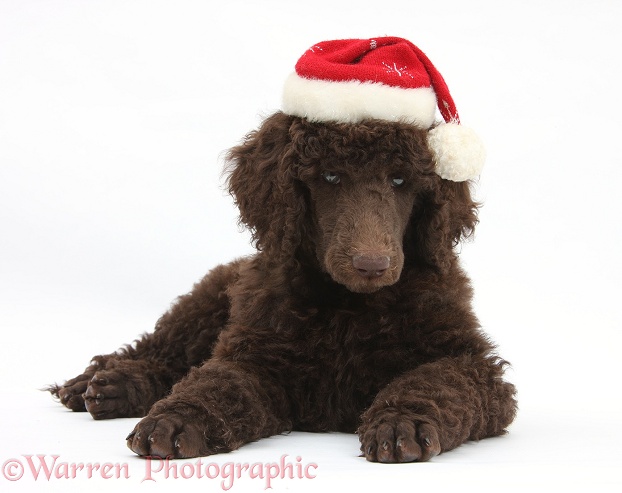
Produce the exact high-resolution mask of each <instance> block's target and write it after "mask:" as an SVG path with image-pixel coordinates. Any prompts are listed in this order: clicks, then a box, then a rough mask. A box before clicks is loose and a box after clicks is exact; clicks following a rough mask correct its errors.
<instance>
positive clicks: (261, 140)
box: [227, 112, 306, 257]
mask: <svg viewBox="0 0 622 493" xmlns="http://www.w3.org/2000/svg"><path fill="white" fill-rule="evenodd" d="M292 119H293V117H291V116H288V115H285V114H283V113H281V112H277V113H275V114H273V115H272V116H270V117H268V118H266V119H265V120H264V122H263V123H262V125H261V126H260V128H259V129H258V130H256V131H254V132H251V133H250V134H248V135H247V136H246V138H245V140H244V142H242V144H240V145H239V146H236V147H234V148H232V149H231V150H230V151H229V153H228V155H227V161H228V168H229V170H230V175H229V178H228V185H229V193H231V195H232V196H233V197H234V199H235V203H236V205H237V206H238V208H239V210H240V222H241V223H243V224H245V225H246V226H247V227H248V228H249V230H250V231H251V234H252V236H253V242H254V244H255V246H256V247H257V249H259V250H262V251H265V252H268V253H269V254H270V255H279V256H280V255H289V256H292V257H293V255H294V251H295V249H296V247H297V246H298V245H299V244H300V240H301V235H302V234H303V224H302V223H303V218H304V215H305V212H306V201H305V199H304V191H303V190H302V187H301V184H300V183H299V182H298V181H296V180H295V179H294V170H293V163H292V155H293V151H292V144H291V139H290V134H289V130H290V127H291V124H292Z"/></svg>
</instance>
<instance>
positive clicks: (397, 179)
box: [391, 176, 406, 188]
mask: <svg viewBox="0 0 622 493" xmlns="http://www.w3.org/2000/svg"><path fill="white" fill-rule="evenodd" d="M404 183H406V180H404V178H402V177H401V176H394V177H393V178H391V186H392V187H393V188H399V187H401V186H402V185H403V184H404Z"/></svg>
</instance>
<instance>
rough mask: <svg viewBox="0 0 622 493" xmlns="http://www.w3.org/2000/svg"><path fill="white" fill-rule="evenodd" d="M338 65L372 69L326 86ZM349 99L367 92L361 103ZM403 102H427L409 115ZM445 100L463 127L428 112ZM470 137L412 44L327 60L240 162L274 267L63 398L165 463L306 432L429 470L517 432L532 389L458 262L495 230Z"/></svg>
mask: <svg viewBox="0 0 622 493" xmlns="http://www.w3.org/2000/svg"><path fill="white" fill-rule="evenodd" d="M327 57H328V58H327ZM327 60H328V61H327ZM348 60H349V61H348ZM389 61H390V62H389ZM326 63H330V64H332V65H334V66H335V67H333V68H334V69H335V70H336V71H337V72H339V71H349V70H352V67H354V70H358V71H359V72H358V73H357V74H356V77H352V76H351V75H350V74H349V72H348V73H347V74H345V76H339V74H338V73H337V75H335V74H332V75H331V74H328V75H326V74H327V71H326V70H324V68H325V67H324V65H325V64H326ZM359 65H360V67H359ZM385 65H386V66H387V67H389V68H391V71H388V70H387V69H386V67H385ZM318 67H320V69H321V70H320V69H318ZM314 70H315V72H316V73H315V74H314V75H313V76H311V75H309V73H310V72H313V71H314ZM374 70H375V72H374ZM396 71H397V72H400V73H401V75H398V74H397V73H396ZM370 72H373V73H374V74H376V75H375V77H376V78H375V79H374V80H369V79H370V76H369V75H368V73H370ZM318 74H320V75H321V76H322V77H320V76H319V75H318ZM378 74H380V76H382V78H379V77H380V76H379V75H378ZM422 74H423V75H425V76H426V77H423V76H422ZM409 75H410V76H412V77H409ZM392 77H393V79H392ZM320 79H322V80H320ZM421 79H425V80H427V86H425V84H422V82H421ZM355 80H356V82H357V84H353V83H352V82H353V81H355ZM396 81H397V82H396ZM413 81H414V82H413ZM315 83H318V84H323V85H322V86H321V87H320V88H319V89H317V88H316V87H315V86H314V87H311V86H313V84H315ZM305 84H307V85H305ZM309 84H310V85H309ZM413 85H414V86H413ZM307 86H308V87H307ZM411 86H413V87H411ZM316 89H317V91H316V92H317V94H316V93H313V91H315V90H316ZM359 89H361V90H363V91H367V92H363V93H357V91H358V90H359ZM376 89H382V91H381V92H378V91H376V92H374V91H375V90H376ZM385 89H388V90H398V91H401V92H397V93H390V92H387V91H385ZM426 89H427V92H426V91H425V90H426ZM301 91H302V93H304V94H303V96H301ZM335 91H336V93H335ZM343 91H347V92H348V94H350V93H351V92H352V93H354V94H355V97H354V98H350V99H349V100H348V101H347V103H343V101H344V96H343V95H342V94H343ZM369 91H371V92H369ZM409 91H415V92H409ZM416 91H419V92H416ZM404 93H405V94H406V95H407V97H411V98H413V101H411V102H408V101H407V102H404V101H403V100H400V101H398V102H396V103H395V107H397V108H400V109H401V108H406V110H404V111H405V113H404V112H402V113H395V111H394V110H393V109H391V104H393V102H392V98H394V96H395V97H400V98H401V97H403V96H404ZM318 94H319V96H318ZM430 94H431V95H432V97H433V98H434V99H433V106H434V108H433V109H435V108H436V104H437V101H438V108H439V109H440V111H441V114H442V115H443V117H444V119H445V122H446V123H441V124H440V125H439V124H437V123H435V122H433V121H432V120H433V114H432V115H424V116H425V118H424V117H422V116H421V114H422V111H424V110H421V106H422V105H423V106H425V104H424V103H425V101H424V103H421V101H420V100H421V98H424V99H425V98H428V99H429V96H430ZM414 98H419V99H418V100H417V101H419V102H417V101H414ZM378 101H381V102H382V104H380V105H378V104H375V103H377V102H378ZM342 103H343V104H342ZM410 103H412V104H410ZM415 103H416V104H415ZM419 103H421V104H419ZM340 105H341V106H340ZM344 105H346V106H347V107H346V106H344ZM428 106H429V104H428ZM378 107H380V110H378V111H377V108H378ZM370 108H371V109H370ZM374 108H376V109H374ZM387 108H389V109H387ZM409 108H415V109H409ZM400 111H401V110H400ZM425 111H427V112H428V113H429V108H428V109H427V110H425ZM331 112H332V113H331ZM383 112H384V113H383ZM327 115H328V116H327ZM331 115H333V116H331ZM335 115H336V116H335ZM387 115H389V116H387ZM458 123H459V122H458V119H457V112H456V111H455V106H454V104H453V101H452V100H451V96H450V95H449V93H448V90H447V88H446V85H445V84H444V81H443V80H442V78H441V77H440V74H438V72H437V71H436V69H434V67H433V66H432V65H431V63H430V62H429V60H428V59H427V57H425V55H423V53H421V51H420V50H419V49H418V48H416V47H415V46H414V45H412V44H411V43H409V42H407V41H406V40H402V39H400V38H376V39H372V40H340V41H334V42H324V43H322V44H319V45H315V46H314V47H313V48H311V49H310V50H308V51H307V52H306V53H305V55H304V56H303V57H302V58H301V59H300V61H299V62H298V65H297V66H296V73H295V74H294V75H293V76H292V78H291V80H289V81H288V83H287V84H286V97H285V102H284V111H282V112H281V111H279V112H277V113H275V114H273V115H272V116H270V117H268V118H267V119H265V121H264V122H263V124H262V125H261V126H260V128H259V129H258V130H256V131H254V132H252V133H250V134H249V135H248V136H247V137H246V139H245V140H244V142H243V143H242V144H241V145H239V146H237V147H235V148H233V149H232V150H231V151H230V153H229V155H228V162H229V168H230V169H229V171H230V174H229V180H228V185H229V189H230V192H231V194H232V195H233V197H234V198H235V201H236V204H237V206H238V207H239V210H240V218H241V221H242V222H243V223H244V224H245V225H246V226H248V228H250V230H251V231H252V234H253V239H254V242H255V244H256V246H257V249H258V252H257V253H256V254H255V255H254V256H252V257H249V258H244V259H240V260H237V261H234V262H232V263H230V264H227V265H221V266H218V267H216V268H215V269H213V270H212V271H211V272H209V273H208V274H207V275H206V276H205V277H204V278H203V279H202V280H201V281H200V282H198V283H197V284H196V285H195V286H194V288H193V290H192V291H191V292H190V293H189V294H187V295H184V296H182V297H180V298H179V299H178V301H177V302H176V304H175V305H174V306H173V307H172V308H171V309H170V310H169V311H168V312H167V313H166V314H164V315H163V316H162V318H161V319H160V320H159V321H158V322H157V324H156V327H155V331H154V332H153V333H151V334H148V335H145V336H143V337H142V338H141V339H140V340H138V341H136V342H135V343H134V344H133V345H129V346H126V347H124V348H122V349H120V350H119V351H118V352H116V353H113V354H109V355H104V356H96V357H95V358H94V359H93V361H92V363H91V365H90V366H88V367H87V368H86V370H85V371H84V373H83V374H81V375H79V376H78V377H76V378H74V379H72V380H69V381H68V382H66V383H65V384H64V385H62V386H56V385H55V386H53V387H52V388H51V389H50V390H51V391H52V393H53V394H54V395H56V396H57V397H59V398H60V400H61V402H62V403H63V404H64V405H65V406H67V407H68V408H70V409H72V410H74V411H85V410H86V411H88V412H89V413H90V414H91V415H92V416H93V418H95V419H109V418H116V417H129V416H141V417H142V416H145V417H144V418H143V419H142V420H141V421H140V422H139V423H138V424H137V426H136V427H135V429H134V430H133V431H132V432H131V433H130V434H129V436H128V437H127V443H128V446H129V447H130V449H132V450H133V451H134V452H135V453H137V454H139V455H152V456H160V457H168V456H170V457H176V458H182V457H194V456H205V455H210V454H215V453H220V452H227V451H231V450H234V449H236V448H238V447H240V446H241V445H244V444H245V443H248V442H250V441H253V440H258V439H260V438H262V437H268V436H271V435H275V434H279V433H283V432H286V431H289V430H303V431H341V432H349V433H351V432H356V433H358V435H359V437H360V442H361V451H362V452H363V454H364V456H365V457H366V458H367V459H368V460H370V461H378V462H412V461H426V460H428V459H430V458H431V457H434V456H435V455H437V454H439V453H441V452H445V451H448V450H451V449H453V448H455V447H457V446H459V445H460V444H461V443H463V442H465V441H466V440H479V439H481V438H485V437H490V436H495V435H500V434H502V433H504V430H505V428H506V427H507V426H508V425H509V424H510V423H511V422H512V420H513V418H514V415H515V412H516V402H515V400H514V394H515V389H514V387H513V385H511V384H509V383H507V382H505V381H504V380H503V379H502V374H503V369H504V366H505V365H506V363H505V362H504V361H503V360H502V359H500V358H499V357H498V356H497V355H496V354H495V348H494V346H493V344H492V343H491V342H490V341H489V340H488V338H487V337H486V336H485V335H483V334H482V332H481V331H480V327H479V323H478V321H477V319H476V317H475V315H474V314H473V311H472V308H471V297H472V292H471V287H470V284H469V280H468V278H467V276H466V275H465V273H464V272H463V270H462V269H461V268H460V266H459V263H458V258H457V256H456V253H455V252H454V247H455V246H456V245H457V244H458V243H459V242H460V241H461V240H463V239H464V238H465V237H468V236H469V235H470V234H471V233H472V231H473V228H474V227H475V224H476V222H477V215H476V212H477V204H476V203H475V202H474V201H473V199H472V198H471V194H470V190H469V183H470V182H469V178H473V177H474V173H478V172H479V166H480V164H481V163H475V164H474V161H477V160H478V159H480V158H481V156H479V155H478V152H479V151H478V149H479V147H478V146H479V144H478V143H477V142H475V141H474V140H473V139H472V138H471V137H472V135H471V134H470V133H468V132H467V131H466V129H463V127H462V126H461V125H459V124H458ZM454 127H457V128H458V130H459V132H463V133H462V134H460V135H462V137H460V138H459V139H458V140H456V139H455V138H454V139H452V138H447V133H448V132H452V131H453V130H455V128H454ZM465 135H466V137H464V136H465ZM456 142H457V143H456ZM474 142H475V143H474ZM452 146H453V147H452ZM473 149H475V151H473ZM476 151H477V152H476ZM465 154H469V156H467V159H462V156H464V155H465ZM480 154H481V153H480ZM456 155H457V156H459V157H458V158H456ZM473 155H477V156H478V157H476V158H473ZM480 160H481V159H480ZM461 174H462V175H468V176H467V178H465V177H464V176H458V175H461Z"/></svg>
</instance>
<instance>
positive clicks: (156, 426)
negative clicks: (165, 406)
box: [126, 412, 225, 459]
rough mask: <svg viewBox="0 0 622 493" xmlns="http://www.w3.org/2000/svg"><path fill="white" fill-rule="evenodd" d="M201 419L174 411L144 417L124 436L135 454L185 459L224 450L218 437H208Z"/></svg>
mask: <svg viewBox="0 0 622 493" xmlns="http://www.w3.org/2000/svg"><path fill="white" fill-rule="evenodd" d="M208 437H209V431H208V429H207V426H206V424H205V422H204V421H202V420H200V419H198V418H196V417H190V416H188V415H186V413H184V416H182V415H181V414H177V413H174V412H166V413H163V414H159V415H155V416H151V415H150V416H147V417H146V418H144V419H143V420H141V421H140V422H139V423H138V424H137V425H136V427H135V428H134V430H133V431H132V432H131V433H130V434H129V435H128V436H127V438H126V440H127V446H128V447H129V448H130V449H131V450H132V451H133V452H134V453H136V454H138V455H142V456H153V457H161V458H166V457H169V458H175V459H181V458H188V457H199V456H205V455H211V454H214V453H216V452H224V451H225V448H224V447H222V446H219V445H218V442H219V440H210V438H208Z"/></svg>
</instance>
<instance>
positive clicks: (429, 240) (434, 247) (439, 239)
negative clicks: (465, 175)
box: [411, 177, 479, 272]
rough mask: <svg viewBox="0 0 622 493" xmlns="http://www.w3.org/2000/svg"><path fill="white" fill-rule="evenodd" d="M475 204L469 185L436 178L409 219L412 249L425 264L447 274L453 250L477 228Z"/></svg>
mask: <svg viewBox="0 0 622 493" xmlns="http://www.w3.org/2000/svg"><path fill="white" fill-rule="evenodd" d="M478 207H479V204H477V203H476V202H475V201H473V199H472V198H471V192H470V184H469V182H468V181H464V182H454V181H450V180H444V179H442V178H440V177H437V178H435V182H434V184H433V186H432V187H430V189H428V190H426V191H425V192H424V193H423V194H422V196H421V200H420V201H419V204H418V206H416V207H415V211H414V214H413V217H412V223H411V226H412V228H411V231H412V235H413V236H414V238H412V245H413V247H414V250H415V255H416V256H417V257H418V258H419V259H420V260H422V261H423V262H424V263H427V264H429V265H432V266H435V267H437V268H439V269H440V270H441V271H442V272H445V271H447V269H448V268H449V267H450V266H451V263H452V262H453V259H454V258H455V255H454V252H453V248H454V247H455V246H456V245H458V243H460V242H461V241H462V240H464V239H466V238H468V237H470V236H471V235H472V234H473V231H474V229H475V226H476V225H477V222H478V219H477V209H478Z"/></svg>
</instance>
